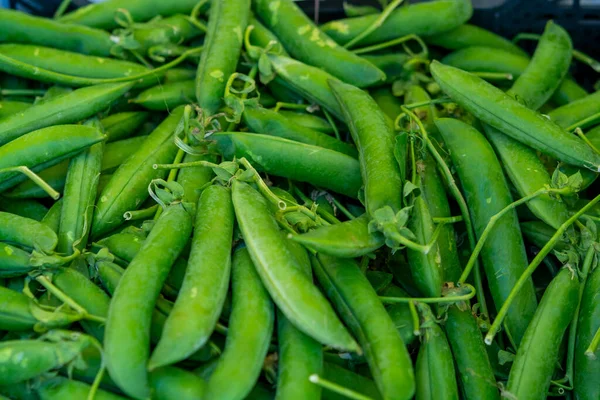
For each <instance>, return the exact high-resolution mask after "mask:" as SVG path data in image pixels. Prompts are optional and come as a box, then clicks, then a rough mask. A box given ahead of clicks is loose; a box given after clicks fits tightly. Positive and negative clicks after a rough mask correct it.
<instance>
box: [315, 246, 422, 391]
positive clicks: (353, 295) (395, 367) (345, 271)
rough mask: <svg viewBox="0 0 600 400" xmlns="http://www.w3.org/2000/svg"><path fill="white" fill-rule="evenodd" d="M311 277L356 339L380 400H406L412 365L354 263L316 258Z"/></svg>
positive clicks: (410, 387) (412, 380) (412, 387)
mask: <svg viewBox="0 0 600 400" xmlns="http://www.w3.org/2000/svg"><path fill="white" fill-rule="evenodd" d="M312 265H313V269H314V271H315V275H316V276H317V279H318V280H319V283H320V284H321V286H322V287H323V288H324V289H325V292H326V294H327V296H328V297H329V299H330V300H331V301H332V302H333V304H334V305H335V306H336V308H337V310H338V312H339V313H340V315H341V316H342V318H343V319H344V321H345V322H346V324H348V325H349V326H350V328H351V329H352V331H353V333H354V334H355V335H356V337H357V338H358V340H359V342H360V345H361V347H362V348H363V349H364V351H365V357H366V359H367V362H368V363H369V367H370V370H371V373H372V374H373V378H374V379H375V383H376V384H377V387H378V388H379V391H380V393H381V394H382V397H383V398H384V399H410V398H412V396H413V395H414V391H415V378H414V374H413V369H412V363H411V360H410V357H409V355H408V352H407V351H406V347H405V345H404V343H403V342H402V339H401V338H400V335H399V334H398V331H397V330H396V327H395V326H394V323H393V322H392V320H391V318H390V316H389V315H388V314H387V312H386V311H385V308H384V307H383V304H381V301H380V300H379V298H378V297H377V293H376V292H375V290H373V288H372V287H371V285H370V284H369V281H368V280H367V279H366V278H365V276H364V275H363V273H362V272H361V271H360V268H359V267H358V265H356V263H355V262H354V261H351V260H346V259H344V260H343V259H339V258H333V257H329V256H325V255H322V254H321V255H319V256H318V258H317V257H313V258H312Z"/></svg>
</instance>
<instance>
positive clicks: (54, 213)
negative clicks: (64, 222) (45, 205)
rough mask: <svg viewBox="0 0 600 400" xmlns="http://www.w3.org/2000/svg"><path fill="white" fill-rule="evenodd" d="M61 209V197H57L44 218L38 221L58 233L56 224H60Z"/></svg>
mask: <svg viewBox="0 0 600 400" xmlns="http://www.w3.org/2000/svg"><path fill="white" fill-rule="evenodd" d="M61 210H62V199H59V200H58V201H56V202H55V203H54V204H52V207H50V209H49V210H48V212H47V213H46V215H44V218H42V220H41V221H40V222H41V223H42V224H44V225H46V226H47V227H49V228H50V229H52V231H53V232H55V233H58V225H59V224H60V212H61Z"/></svg>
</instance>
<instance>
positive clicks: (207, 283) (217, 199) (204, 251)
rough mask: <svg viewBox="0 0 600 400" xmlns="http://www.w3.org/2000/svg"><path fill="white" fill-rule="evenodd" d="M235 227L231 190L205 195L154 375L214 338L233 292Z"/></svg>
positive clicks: (157, 351)
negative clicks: (231, 290) (158, 369)
mask: <svg viewBox="0 0 600 400" xmlns="http://www.w3.org/2000/svg"><path fill="white" fill-rule="evenodd" d="M234 221H235V217H234V213H233V204H232V203H231V192H230V191H229V189H226V188H224V187H222V186H210V187H208V188H207V189H206V190H204V192H202V196H201V197H200V201H199V202H198V207H197V211H196V223H195V227H194V237H193V240H192V250H191V252H190V257H189V260H188V264H187V269H186V272H185V277H184V279H183V285H182V286H181V289H180V290H179V294H178V296H177V301H176V302H175V306H174V307H173V310H172V311H171V313H170V314H169V316H168V318H167V321H166V323H165V327H164V329H163V334H162V337H161V340H160V342H159V343H158V345H157V346H156V348H155V349H154V352H153V353H152V357H151V358H150V362H149V365H148V368H149V369H150V370H153V369H155V368H157V367H161V366H164V365H168V364H173V363H175V362H178V361H181V360H184V359H186V358H187V357H189V355H191V354H192V353H194V352H195V351H197V350H198V349H199V348H200V347H202V346H203V345H204V344H205V343H206V342H207V341H208V339H209V337H210V335H211V334H212V332H213V330H214V328H215V325H216V323H217V321H218V320H219V316H220V315H221V310H222V309H223V303H224V302H225V297H226V296H227V288H228V286H229V275H230V269H231V244H232V237H233V224H234ZM198 299H202V301H198Z"/></svg>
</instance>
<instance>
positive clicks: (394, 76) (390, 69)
mask: <svg viewBox="0 0 600 400" xmlns="http://www.w3.org/2000/svg"><path fill="white" fill-rule="evenodd" d="M361 57H363V58H364V59H365V60H367V61H369V62H370V63H371V64H373V65H375V66H376V67H377V68H379V69H380V70H382V71H383V72H384V73H385V76H386V79H385V83H393V82H395V81H396V80H398V79H400V78H402V77H403V76H404V75H406V73H407V71H406V69H404V64H405V63H406V62H407V61H408V60H410V56H409V55H408V54H404V53H388V54H363V55H362V56H361Z"/></svg>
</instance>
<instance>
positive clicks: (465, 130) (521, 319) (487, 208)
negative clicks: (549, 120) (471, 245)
mask: <svg viewBox="0 0 600 400" xmlns="http://www.w3.org/2000/svg"><path fill="white" fill-rule="evenodd" d="M435 123H436V126H437V127H438V129H439V131H440V134H441V135H442V137H443V139H444V142H445V143H446V146H447V147H448V150H449V151H450V156H451V158H452V163H453V164H454V168H456V171H457V172H458V176H459V178H460V182H461V184H462V187H463V190H464V194H465V199H466V201H467V204H468V206H469V210H470V213H471V218H472V220H473V226H474V228H475V234H476V235H477V236H478V237H479V236H480V235H481V233H482V232H483V230H484V229H485V227H486V226H487V224H488V222H489V220H490V218H491V217H492V216H493V215H495V214H496V213H498V212H499V211H500V210H502V209H503V208H504V207H506V206H507V205H509V204H510V203H512V198H511V196H510V191H509V189H508V185H507V183H506V180H505V178H504V175H503V172H502V167H501V166H500V163H499V162H498V159H497V158H496V156H495V154H494V151H493V150H492V148H491V146H490V145H489V143H488V142H487V141H486V140H485V138H484V137H483V135H482V134H481V133H479V132H478V131H477V130H476V129H475V128H473V127H472V126H470V125H467V124H465V123H464V122H461V121H458V120H453V119H448V118H441V119H438V120H436V122H435ZM481 258H482V261H483V267H484V269H485V273H486V276H487V279H488V285H489V287H490V291H491V293H492V298H493V300H494V304H495V305H496V307H498V308H499V307H501V305H502V304H503V303H504V301H505V300H506V298H507V297H508V294H509V293H510V291H511V290H512V288H513V287H514V285H515V283H516V282H517V280H518V279H519V277H520V276H521V274H522V273H523V271H524V270H525V268H526V267H527V264H528V263H527V255H526V254H525V245H524V244H523V239H522V236H521V232H520V230H519V225H518V221H517V215H516V212H514V211H512V212H508V213H507V214H505V215H504V216H503V217H502V218H500V219H499V220H498V222H497V224H496V225H495V227H494V230H493V231H491V233H490V235H489V236H488V238H487V240H486V242H485V244H484V245H483V248H482V251H481ZM535 307H536V298H535V290H534V287H533V281H531V280H529V281H528V282H527V283H526V284H525V286H524V287H523V289H521V290H520V291H519V294H518V296H517V298H516V299H515V302H514V303H513V306H512V307H511V309H510V311H509V313H508V316H507V319H506V325H507V326H508V330H509V332H510V334H511V336H512V338H513V339H514V341H515V343H517V344H518V343H519V342H520V341H521V338H522V337H523V334H524V333H525V329H526V328H527V325H528V324H529V321H530V319H531V318H532V317H533V313H534V312H535Z"/></svg>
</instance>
